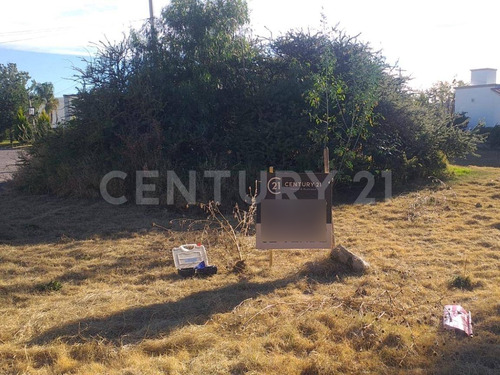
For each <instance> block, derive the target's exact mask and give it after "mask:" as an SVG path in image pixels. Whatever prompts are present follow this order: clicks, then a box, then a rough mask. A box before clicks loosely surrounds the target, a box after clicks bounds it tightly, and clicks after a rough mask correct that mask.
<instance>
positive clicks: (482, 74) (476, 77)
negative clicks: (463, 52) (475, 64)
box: [470, 68, 497, 86]
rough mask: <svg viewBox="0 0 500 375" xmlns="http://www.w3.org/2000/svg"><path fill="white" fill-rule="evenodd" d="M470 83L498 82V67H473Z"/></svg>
mask: <svg viewBox="0 0 500 375" xmlns="http://www.w3.org/2000/svg"><path fill="white" fill-rule="evenodd" d="M470 73H471V78H470V84H471V85H472V86H475V85H490V84H495V83H497V70H496V69H490V68H486V69H471V71H470Z"/></svg>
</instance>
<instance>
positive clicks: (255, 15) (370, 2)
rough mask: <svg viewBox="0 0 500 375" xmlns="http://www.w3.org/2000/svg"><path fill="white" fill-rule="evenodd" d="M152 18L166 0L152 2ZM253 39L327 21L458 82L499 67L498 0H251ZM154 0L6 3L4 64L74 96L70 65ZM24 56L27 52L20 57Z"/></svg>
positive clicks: (420, 73)
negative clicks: (481, 70)
mask: <svg viewBox="0 0 500 375" xmlns="http://www.w3.org/2000/svg"><path fill="white" fill-rule="evenodd" d="M153 3H154V13H155V15H156V16H158V15H159V14H160V11H161V9H162V8H163V7H164V6H166V5H167V4H168V3H169V0H153ZM248 4H249V8H250V11H251V13H250V17H251V23H252V24H251V27H252V29H253V30H254V34H255V35H261V36H266V37H269V36H270V34H271V33H272V35H273V36H277V35H279V34H280V33H284V32H286V31H287V30H289V29H291V28H302V29H308V28H318V27H319V26H320V25H319V20H320V14H321V13H322V12H323V13H324V14H325V15H326V16H327V18H328V21H329V22H330V24H332V25H335V24H337V23H338V24H339V25H340V27H341V28H342V29H344V30H345V31H346V32H347V33H348V34H350V35H356V34H360V39H361V40H363V41H367V42H370V44H371V45H372V46H373V47H374V49H377V50H379V49H380V50H382V53H383V54H384V55H385V56H386V57H387V60H388V62H389V63H396V62H399V66H400V67H401V68H402V69H403V70H404V73H405V74H407V75H410V76H411V77H412V78H413V81H412V86H413V87H414V88H417V89H424V88H427V87H430V86H431V85H432V84H433V83H434V82H437V81H440V80H442V81H451V80H453V79H454V78H456V79H461V80H464V81H466V82H467V81H469V79H470V72H469V70H470V69H475V68H485V67H489V68H500V49H499V48H497V46H496V44H495V43H494V41H495V37H496V36H497V35H498V27H497V24H498V22H497V18H498V16H499V14H500V2H498V1H493V0H475V1H474V2H471V1H465V0H419V1H418V2H417V1H411V2H410V1H401V0H377V1H374V0H351V1H345V0H307V1H303V0H248ZM148 5H149V0H134V1H126V0H73V1H68V0H49V1H39V0H17V1H9V2H3V3H2V11H1V12H0V63H2V64H5V63H7V62H15V63H17V65H18V67H19V68H20V69H22V70H25V71H28V72H29V73H30V74H31V76H32V77H33V79H35V80H37V81H39V82H43V81H51V82H53V83H54V85H55V90H56V92H57V93H59V95H60V94H64V93H72V92H74V89H73V88H72V87H70V86H71V82H70V81H67V80H65V79H64V78H69V77H71V76H72V75H73V72H72V71H71V68H70V67H71V66H72V64H76V65H78V64H81V62H80V59H79V58H78V57H76V56H87V57H88V56H89V54H91V52H89V51H92V49H93V47H92V43H97V42H99V41H100V40H103V39H104V38H107V39H108V40H110V41H114V40H120V39H122V38H123V34H124V33H127V32H128V30H130V28H131V27H133V28H138V27H140V26H141V25H142V23H143V22H144V21H145V20H146V19H147V18H148V17H149V6H148ZM20 51H24V52H20Z"/></svg>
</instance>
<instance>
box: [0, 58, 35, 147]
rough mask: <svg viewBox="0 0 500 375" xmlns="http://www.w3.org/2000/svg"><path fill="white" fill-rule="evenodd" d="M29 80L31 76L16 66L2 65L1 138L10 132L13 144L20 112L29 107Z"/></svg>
mask: <svg viewBox="0 0 500 375" xmlns="http://www.w3.org/2000/svg"><path fill="white" fill-rule="evenodd" d="M29 79H30V76H29V74H28V73H27V72H22V71H19V70H17V66H16V64H12V63H9V64H7V65H3V64H0V137H2V135H3V136H5V133H6V130H9V131H10V138H11V142H12V140H13V127H14V125H15V124H16V121H17V113H18V110H19V108H27V106H28V89H27V86H26V85H27V83H28V80H29Z"/></svg>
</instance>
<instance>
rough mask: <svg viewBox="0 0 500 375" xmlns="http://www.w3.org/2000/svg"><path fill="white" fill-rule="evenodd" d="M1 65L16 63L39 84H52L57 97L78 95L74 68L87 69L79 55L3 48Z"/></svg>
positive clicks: (0, 57) (0, 58)
mask: <svg viewBox="0 0 500 375" xmlns="http://www.w3.org/2000/svg"><path fill="white" fill-rule="evenodd" d="M0 63H1V64H4V65H5V64H7V63H16V65H17V69H18V70H22V71H25V72H28V73H29V74H30V76H31V79H34V80H36V81H37V82H52V83H53V84H54V89H55V90H54V94H55V96H56V97H60V96H62V95H64V94H74V93H76V89H75V87H77V86H78V83H77V82H75V81H74V77H73V76H74V75H75V74H76V71H75V70H74V69H73V68H74V67H77V68H84V67H85V64H84V63H83V62H82V61H81V57H79V56H77V55H60V54H51V53H40V52H30V51H20V50H15V49H7V48H3V47H0Z"/></svg>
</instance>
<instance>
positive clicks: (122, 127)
mask: <svg viewBox="0 0 500 375" xmlns="http://www.w3.org/2000/svg"><path fill="white" fill-rule="evenodd" d="M247 23H248V9H247V4H246V2H245V1H243V0H172V1H171V2H170V4H169V5H168V6H167V7H166V8H165V9H164V10H163V12H162V16H161V19H160V20H158V21H157V22H155V24H154V25H150V24H149V23H148V24H146V25H145V26H144V27H143V29H142V30H136V31H133V32H132V33H131V36H130V37H129V38H126V39H124V40H123V41H122V42H120V43H115V44H111V43H104V44H102V45H101V48H100V50H99V52H98V54H97V55H96V57H95V58H94V59H92V60H91V61H89V62H88V66H87V68H86V69H83V70H81V71H80V74H81V81H82V87H83V89H82V90H81V91H80V93H79V95H78V98H77V100H76V101H75V109H76V120H75V121H74V122H73V123H72V125H71V126H70V127H69V128H66V129H65V131H64V133H63V132H60V133H57V131H56V132H55V133H54V134H53V135H52V136H49V137H45V138H44V139H42V140H41V141H40V142H38V143H37V144H35V146H34V147H33V148H31V149H30V152H31V153H32V155H33V157H32V159H31V160H32V161H31V164H30V163H28V164H27V166H26V168H25V171H26V172H31V174H30V173H26V175H29V178H28V180H27V181H28V182H27V184H28V185H30V186H37V187H40V188H42V189H44V190H49V191H54V192H58V193H75V191H78V188H77V187H78V186H85V187H87V188H88V189H90V191H93V192H96V191H99V182H100V178H101V177H102V176H103V175H104V174H106V173H107V172H109V171H110V170H122V171H125V172H127V173H129V175H134V174H135V171H136V170H138V169H143V168H147V169H157V170H160V171H165V170H168V169H175V170H176V171H178V173H183V172H184V171H188V170H189V169H196V170H206V169H234V170H235V169H245V170H246V171H247V173H249V174H251V175H253V176H255V175H256V174H257V173H258V171H260V170H262V169H265V168H267V167H268V166H271V165H272V166H274V167H275V168H277V169H292V170H296V171H303V170H315V169H316V170H317V169H321V165H322V152H321V150H322V149H323V147H324V146H325V145H327V146H329V147H330V149H331V150H332V152H331V161H330V162H331V166H332V167H333V168H335V169H338V170H340V172H341V173H340V174H339V175H338V179H339V180H341V181H344V182H345V183H349V182H350V181H351V180H352V177H353V175H354V174H355V173H356V172H357V171H359V170H369V171H372V172H374V173H378V172H380V171H381V170H384V169H392V170H394V171H395V172H396V173H395V174H394V180H396V181H399V182H405V181H407V180H408V179H411V178H417V177H425V176H429V175H432V174H435V173H436V172H439V171H442V170H443V168H444V166H445V161H446V158H447V157H449V158H451V157H460V156H464V155H466V154H467V153H468V152H471V151H473V150H474V147H475V144H476V143H477V142H478V141H479V139H478V138H477V137H476V136H475V135H474V134H473V133H471V132H467V131H465V130H464V129H463V127H461V126H459V125H458V124H457V123H456V121H455V118H454V114H450V113H444V112H445V111H440V110H436V105H435V103H436V100H440V97H438V95H435V97H433V96H432V95H431V93H423V95H424V100H421V99H420V98H419V96H418V95H415V93H414V92H412V91H411V90H410V89H409V88H408V86H407V82H406V80H405V78H404V77H400V76H399V75H398V74H394V70H391V67H390V66H388V64H386V62H385V60H384V57H383V56H382V55H381V54H380V53H379V52H376V51H374V50H372V48H371V47H370V46H369V45H368V44H367V43H363V42H362V41H360V40H359V39H358V38H357V37H350V36H349V35H347V34H346V33H345V32H343V31H339V30H338V29H336V28H332V29H328V28H327V27H323V28H322V30H321V31H318V32H303V31H290V32H288V33H286V34H284V35H282V36H280V37H278V38H274V39H271V40H265V39H258V38H254V37H252V35H251V33H248V32H247V29H246V27H247ZM35 165H38V166H40V165H41V166H43V168H38V169H36V168H34V167H33V166H35ZM40 169H41V170H43V174H40V172H39V170H40ZM82 171H86V173H82ZM186 173H187V172H186ZM30 181H31V182H30ZM159 185H160V187H159V192H160V193H161V192H162V184H161V183H160V184H159ZM66 186H68V187H66ZM75 186H77V187H75ZM134 187H135V183H134V181H132V180H130V181H129V182H128V185H127V183H126V184H125V185H124V186H122V188H123V189H125V191H128V192H129V193H132V191H133V189H134ZM201 189H202V190H203V188H201ZM121 193H123V192H121ZM201 193H203V191H202V192H201ZM229 193H230V194H232V193H234V192H233V191H230V192H229ZM85 194H86V193H85ZM236 195H237V194H236ZM202 196H203V194H202Z"/></svg>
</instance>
